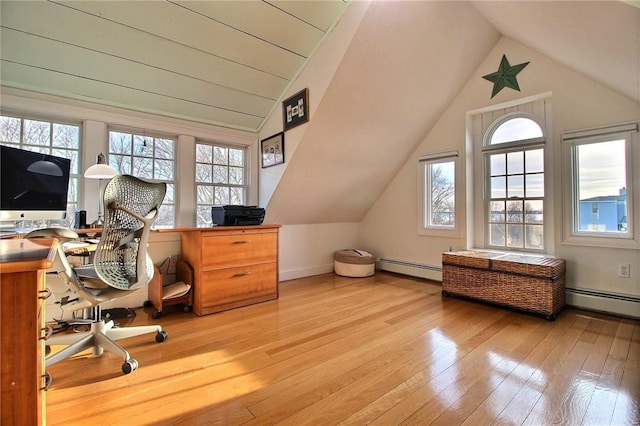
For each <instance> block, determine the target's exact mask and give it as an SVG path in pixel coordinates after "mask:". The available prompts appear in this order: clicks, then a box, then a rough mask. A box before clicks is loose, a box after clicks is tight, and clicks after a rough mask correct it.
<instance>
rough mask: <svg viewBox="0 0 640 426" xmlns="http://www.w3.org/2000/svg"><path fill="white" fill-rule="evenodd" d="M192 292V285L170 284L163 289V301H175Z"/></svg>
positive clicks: (180, 282)
mask: <svg viewBox="0 0 640 426" xmlns="http://www.w3.org/2000/svg"><path fill="white" fill-rule="evenodd" d="M189 290H191V285H189V284H185V283H183V282H182V281H178V282H177V283H173V284H169V285H166V286H164V287H162V300H167V299H175V298H176V297H180V296H184V295H185V294H187V293H189Z"/></svg>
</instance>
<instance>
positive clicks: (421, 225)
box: [417, 151, 463, 237]
mask: <svg viewBox="0 0 640 426" xmlns="http://www.w3.org/2000/svg"><path fill="white" fill-rule="evenodd" d="M450 162H452V163H453V168H454V170H453V175H454V183H453V186H454V188H453V190H454V194H453V200H454V206H453V212H454V220H453V225H451V226H450V225H435V224H433V225H430V224H429V222H430V217H431V212H432V208H431V205H432V198H431V196H432V195H433V194H432V192H431V191H430V190H428V189H430V188H431V170H432V166H433V165H434V164H442V163H450ZM461 169H462V168H461V166H460V155H459V152H458V151H449V152H442V153H435V154H427V155H422V156H420V157H419V158H418V167H417V181H418V182H417V188H418V197H417V199H418V202H419V206H418V223H417V229H418V235H429V236H447V237H452V236H454V237H455V236H460V235H461V220H462V218H461V216H462V215H461V214H459V212H460V211H461V209H462V195H463V194H461V191H460V182H461V181H462V176H461V172H462V170H461Z"/></svg>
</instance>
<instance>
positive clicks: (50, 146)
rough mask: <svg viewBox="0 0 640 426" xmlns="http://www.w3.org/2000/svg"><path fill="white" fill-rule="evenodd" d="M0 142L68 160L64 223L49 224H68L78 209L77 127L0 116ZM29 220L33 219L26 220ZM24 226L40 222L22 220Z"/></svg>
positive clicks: (78, 145)
mask: <svg viewBox="0 0 640 426" xmlns="http://www.w3.org/2000/svg"><path fill="white" fill-rule="evenodd" d="M0 143H2V144H3V145H6V146H11V147H14V148H20V149H24V150H28V151H34V152H41V153H43V154H50V155H55V156H58V157H64V158H68V159H69V160H71V170H70V173H69V190H68V193H67V218H66V219H65V220H64V222H63V223H56V224H52V223H51V224H49V225H51V226H52V225H58V226H62V227H71V226H72V225H73V220H74V217H75V212H76V210H77V209H78V178H79V172H78V170H79V169H80V126H79V125H78V124H70V123H62V122H57V121H48V120H33V119H28V118H21V117H10V116H5V115H2V116H0ZM25 222H32V221H25ZM24 226H25V227H27V228H29V227H32V226H37V227H40V226H41V224H34V223H25V224H24Z"/></svg>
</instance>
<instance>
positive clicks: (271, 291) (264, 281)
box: [195, 262, 278, 315]
mask: <svg viewBox="0 0 640 426" xmlns="http://www.w3.org/2000/svg"><path fill="white" fill-rule="evenodd" d="M276 265H277V263H276V262H271V263H262V264H259V265H249V266H241V267H237V268H227V269H218V270H214V271H205V272H203V274H202V281H201V283H199V284H198V286H197V287H196V298H197V299H198V300H196V307H195V308H196V309H195V311H196V314H198V315H206V314H210V313H213V312H219V311H222V310H225V309H231V308H235V307H238V306H245V305H249V304H252V303H257V302H262V301H265V300H271V299H275V298H277V297H278V284H277V278H276V272H277V271H276Z"/></svg>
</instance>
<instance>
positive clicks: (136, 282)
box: [93, 175, 167, 290]
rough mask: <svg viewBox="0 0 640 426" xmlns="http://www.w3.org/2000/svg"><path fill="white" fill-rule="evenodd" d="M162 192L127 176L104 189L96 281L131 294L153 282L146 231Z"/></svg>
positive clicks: (162, 185)
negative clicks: (102, 220) (129, 291)
mask: <svg viewBox="0 0 640 426" xmlns="http://www.w3.org/2000/svg"><path fill="white" fill-rule="evenodd" d="M166 190H167V184H166V183H164V182H161V183H152V182H146V181H143V180H141V179H138V178H136V177H134V176H129V175H118V176H116V177H114V178H113V179H111V180H110V181H109V183H108V184H107V186H106V187H105V190H104V200H103V202H104V210H105V219H104V226H103V230H102V236H101V237H100V242H99V243H98V247H97V248H96V252H95V256H94V261H93V264H94V268H95V270H96V273H97V274H98V277H99V278H100V279H101V280H102V281H104V282H105V283H107V284H108V285H110V286H111V287H115V288H118V289H122V290H135V289H138V288H140V287H143V286H145V285H147V284H148V283H149V281H150V280H151V278H153V262H152V261H151V258H150V257H149V255H148V253H147V245H148V242H149V231H150V228H151V225H152V224H153V222H154V221H155V220H156V217H157V216H158V210H159V208H160V205H161V204H162V201H163V200H164V196H165V193H166Z"/></svg>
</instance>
